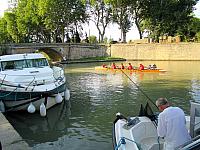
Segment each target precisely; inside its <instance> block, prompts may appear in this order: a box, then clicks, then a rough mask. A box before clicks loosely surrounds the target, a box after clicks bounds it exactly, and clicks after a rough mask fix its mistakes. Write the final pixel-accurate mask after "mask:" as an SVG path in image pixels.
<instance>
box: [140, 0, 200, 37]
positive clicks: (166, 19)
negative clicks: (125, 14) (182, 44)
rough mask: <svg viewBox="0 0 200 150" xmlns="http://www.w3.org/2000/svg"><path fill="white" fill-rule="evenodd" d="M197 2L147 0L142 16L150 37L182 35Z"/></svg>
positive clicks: (188, 0)
mask: <svg viewBox="0 0 200 150" xmlns="http://www.w3.org/2000/svg"><path fill="white" fill-rule="evenodd" d="M197 1H198V0H159V1H158V0H149V1H146V2H145V6H146V9H143V14H144V17H145V19H146V22H147V23H148V24H147V27H148V29H149V30H150V31H151V35H155V38H156V39H157V40H158V38H159V36H162V35H170V36H175V35H176V34H178V33H179V34H180V33H183V31H184V30H187V29H186V28H187V26H188V23H189V22H190V21H191V18H192V15H191V14H192V11H193V7H194V5H196V3H197Z"/></svg>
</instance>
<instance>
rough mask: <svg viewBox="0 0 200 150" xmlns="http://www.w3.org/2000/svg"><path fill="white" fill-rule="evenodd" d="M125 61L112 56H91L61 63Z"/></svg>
mask: <svg viewBox="0 0 200 150" xmlns="http://www.w3.org/2000/svg"><path fill="white" fill-rule="evenodd" d="M115 61H126V59H124V58H112V57H91V58H85V59H77V60H63V61H61V62H60V63H61V64H75V63H93V62H115Z"/></svg>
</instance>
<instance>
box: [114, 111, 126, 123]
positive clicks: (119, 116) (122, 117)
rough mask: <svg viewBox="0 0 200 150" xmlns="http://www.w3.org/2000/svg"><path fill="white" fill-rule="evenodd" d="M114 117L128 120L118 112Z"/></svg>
mask: <svg viewBox="0 0 200 150" xmlns="http://www.w3.org/2000/svg"><path fill="white" fill-rule="evenodd" d="M116 117H117V118H119V119H125V120H126V121H128V119H127V118H126V117H124V116H123V115H122V114H121V113H120V112H118V113H116Z"/></svg>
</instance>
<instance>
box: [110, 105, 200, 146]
mask: <svg viewBox="0 0 200 150" xmlns="http://www.w3.org/2000/svg"><path fill="white" fill-rule="evenodd" d="M156 116H157V115H147V116H140V117H139V116H135V117H130V118H128V119H127V118H126V117H124V116H123V115H122V114H120V113H117V114H116V117H117V118H116V120H115V121H114V123H113V147H114V150H162V149H163V143H164V140H163V139H161V138H158V135H157V130H156V128H157V126H156V124H157V120H156ZM199 123H200V103H199V102H191V110H190V116H186V126H187V128H188V130H189V131H190V134H191V136H192V137H193V139H192V140H191V141H189V142H187V143H185V144H184V145H181V146H179V147H177V148H176V149H177V150H199V149H200V124H199Z"/></svg>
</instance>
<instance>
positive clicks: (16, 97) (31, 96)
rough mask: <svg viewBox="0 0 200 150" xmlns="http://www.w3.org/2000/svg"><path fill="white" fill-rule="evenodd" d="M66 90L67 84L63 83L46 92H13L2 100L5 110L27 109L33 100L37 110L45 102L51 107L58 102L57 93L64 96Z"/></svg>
mask: <svg viewBox="0 0 200 150" xmlns="http://www.w3.org/2000/svg"><path fill="white" fill-rule="evenodd" d="M65 91H66V84H63V85H61V86H59V87H58V88H56V89H53V90H51V91H46V92H31V93H30V92H12V93H11V94H10V95H9V96H7V97H6V98H5V97H4V98H3V99H0V100H2V102H3V103H4V106H5V111H18V110H27V108H28V106H29V105H30V103H31V102H32V104H33V105H34V106H35V108H36V110H39V108H40V105H41V104H42V103H44V104H45V107H46V109H49V108H50V107H52V106H54V105H55V104H57V102H56V100H55V97H56V95H57V94H58V93H59V94H61V96H64V93H65ZM0 92H1V94H0V95H6V94H9V92H8V91H0Z"/></svg>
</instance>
